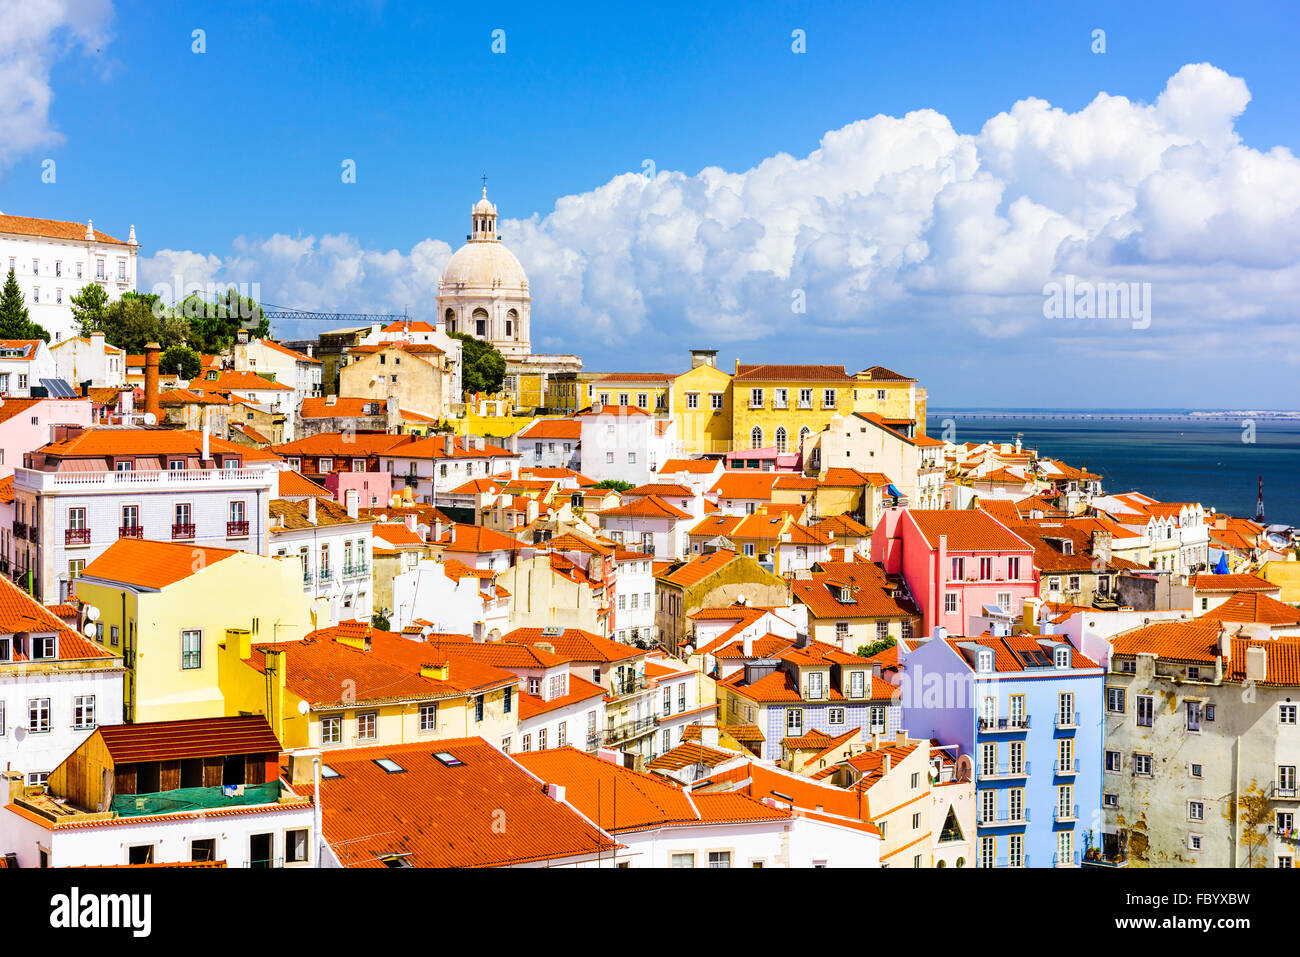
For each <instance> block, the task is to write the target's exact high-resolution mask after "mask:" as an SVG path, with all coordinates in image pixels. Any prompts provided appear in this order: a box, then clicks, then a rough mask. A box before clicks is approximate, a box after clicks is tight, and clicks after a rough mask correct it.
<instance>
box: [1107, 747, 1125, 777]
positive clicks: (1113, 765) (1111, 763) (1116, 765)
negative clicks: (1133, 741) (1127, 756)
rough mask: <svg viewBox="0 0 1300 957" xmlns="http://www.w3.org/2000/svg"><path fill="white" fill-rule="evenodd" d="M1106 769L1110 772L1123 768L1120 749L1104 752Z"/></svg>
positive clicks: (1116, 771) (1122, 755)
mask: <svg viewBox="0 0 1300 957" xmlns="http://www.w3.org/2000/svg"><path fill="white" fill-rule="evenodd" d="M1106 770H1107V771H1109V772H1111V773H1112V774H1115V773H1118V772H1120V771H1122V770H1124V754H1123V752H1121V751H1107V752H1106Z"/></svg>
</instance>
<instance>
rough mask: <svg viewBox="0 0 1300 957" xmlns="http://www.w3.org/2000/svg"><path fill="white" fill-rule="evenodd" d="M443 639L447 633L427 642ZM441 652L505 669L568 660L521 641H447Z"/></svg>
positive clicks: (542, 666)
mask: <svg viewBox="0 0 1300 957" xmlns="http://www.w3.org/2000/svg"><path fill="white" fill-rule="evenodd" d="M440 638H441V639H443V640H444V642H445V641H446V636H437V635H430V636H429V638H428V639H427V641H428V643H429V644H435V643H437V642H438V641H439V639H440ZM444 653H445V654H446V655H447V656H448V657H457V658H472V659H474V660H476V661H482V662H485V663H486V664H489V665H492V666H493V667H496V668H505V669H507V670H510V669H514V668H554V667H556V666H558V665H563V664H566V663H567V662H568V661H569V660H570V659H569V658H567V657H565V656H564V655H557V654H553V653H552V652H549V651H546V650H545V649H544V648H538V647H536V646H535V645H532V644H529V643H527V642H521V641H473V640H472V639H471V640H469V641H455V642H451V643H446V644H445V647H444Z"/></svg>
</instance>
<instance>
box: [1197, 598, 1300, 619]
mask: <svg viewBox="0 0 1300 957" xmlns="http://www.w3.org/2000/svg"><path fill="white" fill-rule="evenodd" d="M1199 617H1200V618H1205V619H1209V620H1212V621H1226V622H1233V623H1245V622H1254V623H1259V624H1264V625H1300V609H1297V608H1295V607H1294V606H1293V605H1286V604H1283V603H1282V602H1280V601H1278V600H1277V599H1276V598H1270V597H1269V596H1268V595H1264V594H1260V593H1259V592H1238V593H1236V594H1235V595H1233V596H1232V597H1231V598H1229V599H1228V600H1227V601H1225V602H1224V603H1223V604H1221V605H1219V607H1217V608H1212V609H1210V610H1209V611H1207V612H1206V613H1205V614H1203V615H1200V616H1199Z"/></svg>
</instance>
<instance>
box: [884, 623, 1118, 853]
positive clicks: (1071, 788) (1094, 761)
mask: <svg viewBox="0 0 1300 957" xmlns="http://www.w3.org/2000/svg"><path fill="white" fill-rule="evenodd" d="M1009 632H1010V629H1009V628H1008V627H1007V626H1006V625H996V624H995V625H994V626H993V631H992V633H990V634H984V635H981V636H980V637H977V638H964V637H950V636H948V635H946V634H944V633H943V630H942V629H936V634H935V635H934V636H933V637H931V638H929V639H925V640H922V641H920V642H917V643H916V644H915V646H914V647H913V648H912V650H911V651H910V652H909V651H904V652H903V653H902V655H901V661H902V664H903V673H902V678H903V683H902V684H903V687H902V689H901V690H902V710H903V725H904V727H906V728H907V729H908V733H909V734H911V735H913V736H915V737H927V736H928V737H931V738H934V739H936V740H937V741H938V743H939V744H941V745H951V744H956V745H958V746H960V749H961V751H960V753H961V754H962V755H969V756H970V765H969V773H971V774H972V776H973V778H974V783H975V814H976V835H975V840H974V841H972V846H973V848H974V850H975V865H976V866H977V867H1075V866H1078V865H1079V863H1080V862H1081V860H1082V859H1083V856H1084V855H1085V853H1086V850H1087V847H1086V845H1087V844H1088V840H1089V832H1091V841H1092V843H1093V844H1100V841H1101V837H1100V834H1101V830H1102V828H1101V822H1102V814H1101V776H1102V737H1103V735H1102V721H1103V713H1102V711H1103V693H1104V692H1103V680H1104V671H1103V669H1102V668H1101V667H1100V666H1099V665H1098V664H1097V662H1095V661H1092V660H1090V659H1088V658H1087V657H1085V656H1084V655H1082V654H1080V653H1079V651H1078V650H1077V649H1075V648H1074V647H1073V646H1072V645H1071V644H1070V643H1069V641H1068V640H1066V639H1065V638H1064V636H1057V635H1051V634H1045V635H1035V634H1028V633H1025V634H1020V635H1011V634H1010V633H1009Z"/></svg>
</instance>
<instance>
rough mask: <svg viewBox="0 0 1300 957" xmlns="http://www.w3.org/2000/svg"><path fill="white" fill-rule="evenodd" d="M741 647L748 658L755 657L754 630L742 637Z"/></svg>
mask: <svg viewBox="0 0 1300 957" xmlns="http://www.w3.org/2000/svg"><path fill="white" fill-rule="evenodd" d="M740 647H741V652H742V653H743V654H744V656H745V657H746V658H752V657H754V635H753V633H752V632H751V633H747V634H746V635H745V636H744V637H743V638H741V639H740Z"/></svg>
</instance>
